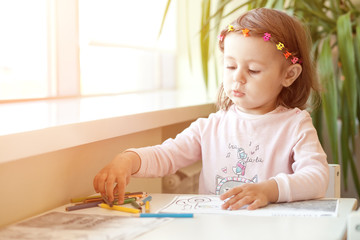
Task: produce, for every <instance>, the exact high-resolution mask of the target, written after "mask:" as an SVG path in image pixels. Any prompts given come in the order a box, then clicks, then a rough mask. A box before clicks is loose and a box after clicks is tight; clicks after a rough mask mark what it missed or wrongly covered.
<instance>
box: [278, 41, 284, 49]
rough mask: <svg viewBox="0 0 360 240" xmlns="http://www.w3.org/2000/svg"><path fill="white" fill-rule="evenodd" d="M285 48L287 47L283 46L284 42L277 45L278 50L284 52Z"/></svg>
mask: <svg viewBox="0 0 360 240" xmlns="http://www.w3.org/2000/svg"><path fill="white" fill-rule="evenodd" d="M284 47H285V46H284V44H283V43H282V42H279V43H278V44H276V48H277V49H278V50H282V49H283V48H284Z"/></svg>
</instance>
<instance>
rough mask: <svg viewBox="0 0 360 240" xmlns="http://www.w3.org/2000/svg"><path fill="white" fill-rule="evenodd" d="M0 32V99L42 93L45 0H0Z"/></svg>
mask: <svg viewBox="0 0 360 240" xmlns="http://www.w3.org/2000/svg"><path fill="white" fill-rule="evenodd" d="M0 33H1V37H0V100H4V99H19V98H20V99H22V98H39V97H46V96H47V95H48V88H49V81H48V61H47V60H48V51H47V3H46V0H31V1H29V0H11V1H5V0H1V1H0Z"/></svg>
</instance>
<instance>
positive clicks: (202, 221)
mask: <svg viewBox="0 0 360 240" xmlns="http://www.w3.org/2000/svg"><path fill="white" fill-rule="evenodd" d="M174 196H176V195H175V194H152V197H153V200H152V202H151V207H152V209H151V210H152V211H156V210H158V209H160V208H162V207H163V206H165V205H166V204H168V203H169V202H170V201H171V200H172V199H173V198H174ZM356 207H357V200H356V199H353V198H341V199H340V201H339V214H338V217H258V216H234V215H213V214H197V215H196V216H195V217H194V218H193V219H174V220H173V221H171V222H169V223H167V224H165V225H164V226H161V227H159V228H156V229H154V230H152V231H150V232H147V233H146V234H144V235H142V236H140V237H138V238H137V239H142V240H149V239H156V240H158V239H172V240H175V239H179V240H180V239H181V240H184V239H186V240H190V239H206V240H208V239H217V240H219V239H224V240H229V239H267V240H268V239H276V240H279V239H286V240H289V239H291V240H296V239H302V240H305V239H306V240H310V239H314V240H322V239H324V240H331V239H345V237H346V236H345V235H346V219H347V215H348V214H349V213H350V212H351V211H353V210H354V209H355V208H356Z"/></svg>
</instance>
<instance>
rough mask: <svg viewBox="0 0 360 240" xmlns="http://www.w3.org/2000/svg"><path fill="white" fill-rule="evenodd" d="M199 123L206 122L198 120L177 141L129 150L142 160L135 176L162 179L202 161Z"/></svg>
mask: <svg viewBox="0 0 360 240" xmlns="http://www.w3.org/2000/svg"><path fill="white" fill-rule="evenodd" d="M199 121H204V120H203V119H202V120H201V119H198V120H196V121H195V122H193V123H192V124H191V125H190V126H189V127H188V128H186V129H185V130H184V131H182V132H181V133H179V134H178V135H177V136H176V138H175V139H172V138H169V139H167V140H166V141H165V142H163V143H162V144H160V145H155V146H150V147H143V148H132V149H128V150H127V151H133V152H135V153H137V154H138V155H139V156H140V158H141V166H140V169H139V171H138V172H137V173H136V174H134V175H133V176H135V177H161V176H165V175H167V174H172V173H175V172H176V171H177V170H178V169H180V168H182V167H185V166H188V165H190V164H192V163H195V162H197V161H199V160H201V144H200V138H201V137H200V131H199Z"/></svg>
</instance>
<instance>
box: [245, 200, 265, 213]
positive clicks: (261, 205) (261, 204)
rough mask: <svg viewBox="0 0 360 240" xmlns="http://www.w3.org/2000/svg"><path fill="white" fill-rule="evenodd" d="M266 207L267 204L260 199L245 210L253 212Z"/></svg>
mask: <svg viewBox="0 0 360 240" xmlns="http://www.w3.org/2000/svg"><path fill="white" fill-rule="evenodd" d="M266 205H267V203H263V202H262V201H261V200H260V199H256V200H255V201H254V202H253V203H252V204H250V205H249V206H248V207H247V209H249V210H255V209H258V208H260V207H263V206H266Z"/></svg>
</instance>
